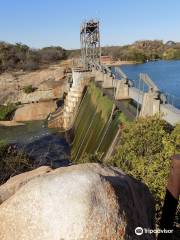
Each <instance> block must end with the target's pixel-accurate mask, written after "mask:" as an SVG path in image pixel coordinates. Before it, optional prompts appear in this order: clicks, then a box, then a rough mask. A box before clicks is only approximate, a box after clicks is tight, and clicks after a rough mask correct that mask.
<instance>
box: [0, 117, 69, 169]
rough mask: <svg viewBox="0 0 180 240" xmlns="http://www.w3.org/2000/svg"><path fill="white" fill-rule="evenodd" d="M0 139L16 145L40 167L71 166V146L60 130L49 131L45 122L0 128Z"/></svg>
mask: <svg viewBox="0 0 180 240" xmlns="http://www.w3.org/2000/svg"><path fill="white" fill-rule="evenodd" d="M0 139H4V140H6V141H7V142H8V143H10V144H16V145H17V146H18V148H19V149H20V150H23V151H24V152H25V153H27V154H28V155H29V156H30V157H31V158H32V159H34V160H35V161H36V162H38V163H39V165H50V166H51V167H60V166H67V165H69V163H70V161H69V159H70V153H69V145H68V143H67V141H66V138H65V136H64V134H62V133H60V132H59V131H58V129H49V128H48V127H47V124H46V122H45V121H32V122H26V123H25V125H23V126H13V127H2V126H1V127H0Z"/></svg>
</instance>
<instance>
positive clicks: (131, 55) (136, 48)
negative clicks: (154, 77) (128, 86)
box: [68, 40, 180, 62]
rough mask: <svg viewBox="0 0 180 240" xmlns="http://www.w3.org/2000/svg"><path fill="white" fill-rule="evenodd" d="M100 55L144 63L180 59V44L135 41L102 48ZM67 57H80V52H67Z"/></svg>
mask: <svg viewBox="0 0 180 240" xmlns="http://www.w3.org/2000/svg"><path fill="white" fill-rule="evenodd" d="M101 49H102V55H103V56H110V57H112V58H113V60H121V61H137V62H145V61H147V60H149V61H151V60H157V59H164V60H171V59H180V43H178V42H173V41H168V42H166V43H163V41H161V40H143V41H136V42H135V43H133V44H130V45H125V46H105V47H102V48H101ZM68 56H71V57H77V56H80V50H78V49H76V50H69V51H68Z"/></svg>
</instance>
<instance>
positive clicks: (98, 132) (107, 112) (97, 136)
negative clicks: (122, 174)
mask: <svg viewBox="0 0 180 240" xmlns="http://www.w3.org/2000/svg"><path fill="white" fill-rule="evenodd" d="M80 39H81V59H80V60H79V61H78V62H77V63H76V65H75V66H74V67H73V68H72V69H71V72H70V73H68V74H67V75H68V78H69V79H70V81H69V87H68V91H67V93H66V96H65V98H64V105H63V106H62V107H60V108H59V109H57V111H56V112H54V113H52V114H51V115H50V116H49V118H48V126H49V127H50V128H54V127H56V128H59V131H62V132H65V133H66V134H70V136H71V137H70V138H71V140H70V145H71V159H72V160H73V161H74V162H77V161H79V159H81V158H82V159H83V158H85V157H86V155H88V156H91V157H92V161H93V158H96V157H97V158H98V160H99V161H102V160H103V161H106V159H107V158H109V157H110V156H112V154H113V152H114V151H115V146H116V145H117V144H118V142H119V141H120V135H121V129H122V128H123V125H124V123H125V122H128V121H133V120H135V119H137V118H139V117H146V116H153V115H155V114H157V115H160V116H161V117H162V118H163V119H164V120H166V121H167V122H168V123H169V124H171V125H175V124H176V123H178V122H180V110H179V109H177V108H176V107H174V106H172V105H170V104H168V102H167V100H166V96H165V95H164V94H163V93H162V92H161V90H160V89H159V88H158V87H157V86H156V84H155V83H154V82H153V81H152V80H151V78H150V77H149V76H148V75H147V74H144V73H141V74H140V76H139V79H140V81H139V83H143V85H144V86H145V87H143V90H142V89H140V87H139V88H137V87H135V86H134V84H133V82H132V81H131V80H129V79H128V77H127V76H126V75H125V74H124V73H123V72H122V71H121V70H120V68H115V70H114V71H112V69H111V68H109V67H108V66H106V65H103V64H101V48H100V32H99V22H97V21H94V20H91V21H89V22H85V23H83V24H82V26H81V30H80Z"/></svg>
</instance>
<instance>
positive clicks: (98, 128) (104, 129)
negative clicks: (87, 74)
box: [71, 82, 128, 162]
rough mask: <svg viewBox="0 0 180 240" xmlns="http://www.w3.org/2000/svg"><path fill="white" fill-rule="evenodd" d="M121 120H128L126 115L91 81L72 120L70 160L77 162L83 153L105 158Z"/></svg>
mask: <svg viewBox="0 0 180 240" xmlns="http://www.w3.org/2000/svg"><path fill="white" fill-rule="evenodd" d="M124 121H128V119H127V117H126V116H125V115H124V114H123V113H122V112H120V111H119V110H118V109H117V108H116V106H115V104H114V102H113V101H112V100H111V99H109V98H108V97H107V96H105V95H103V92H102V91H101V89H100V88H98V87H96V86H95V84H94V83H93V82H91V83H90V84H89V86H88V87H87V90H86V92H85V93H84V97H83V99H82V102H81V107H80V110H79V112H78V114H77V117H76V120H75V122H74V128H73V130H74V139H73V142H72V144H71V158H72V161H74V162H78V161H79V160H80V159H81V158H83V157H85V156H86V155H96V154H98V158H100V159H103V158H105V156H106V154H108V151H109V149H110V147H111V148H112V144H113V143H114V144H115V142H114V139H115V137H116V138H117V133H118V132H119V129H120V128H121V124H122V123H123V122H124Z"/></svg>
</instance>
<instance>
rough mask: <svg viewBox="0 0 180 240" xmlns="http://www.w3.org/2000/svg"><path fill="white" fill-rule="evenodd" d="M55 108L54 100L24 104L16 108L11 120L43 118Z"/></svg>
mask: <svg viewBox="0 0 180 240" xmlns="http://www.w3.org/2000/svg"><path fill="white" fill-rule="evenodd" d="M56 108H57V105H56V102H55V101H44V102H39V103H30V104H26V105H24V106H23V107H20V108H18V109H17V110H16V112H15V114H14V117H13V120H14V121H17V122H23V121H32V120H43V119H45V118H46V117H47V116H48V115H49V113H51V112H54V111H55V110H56Z"/></svg>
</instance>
